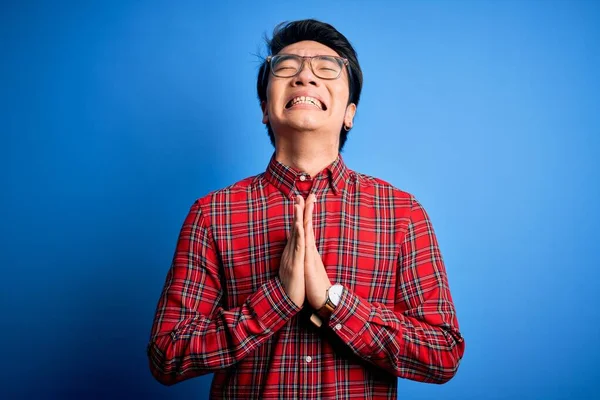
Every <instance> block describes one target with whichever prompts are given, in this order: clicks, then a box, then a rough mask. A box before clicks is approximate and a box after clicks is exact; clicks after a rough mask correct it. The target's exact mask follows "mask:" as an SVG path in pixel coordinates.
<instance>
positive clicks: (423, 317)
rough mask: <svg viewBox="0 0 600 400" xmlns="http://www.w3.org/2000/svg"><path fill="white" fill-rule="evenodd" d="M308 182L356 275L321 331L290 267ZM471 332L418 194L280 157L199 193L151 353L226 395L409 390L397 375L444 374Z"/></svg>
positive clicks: (326, 233)
mask: <svg viewBox="0 0 600 400" xmlns="http://www.w3.org/2000/svg"><path fill="white" fill-rule="evenodd" d="M300 182H303V185H307V183H306V182H309V184H308V186H309V187H310V191H311V192H313V193H315V194H316V196H317V204H316V206H315V212H314V216H313V221H314V229H315V239H316V243H317V248H318V250H319V254H320V255H321V258H322V259H323V264H324V265H325V268H326V269H327V274H328V275H329V278H330V280H331V282H333V283H340V284H342V285H343V286H344V288H345V290H344V294H343V295H342V298H341V301H340V304H339V305H338V306H337V308H336V309H335V311H334V312H333V314H332V315H331V318H330V319H329V321H328V322H327V323H326V324H324V325H323V326H322V327H321V328H317V327H315V326H314V325H313V324H312V323H311V322H309V317H310V315H311V313H312V310H310V309H308V307H305V308H304V309H301V308H299V307H297V306H296V305H295V304H294V303H293V302H292V301H291V299H290V298H289V297H288V296H287V295H286V293H285V291H284V289H283V286H282V283H281V281H280V280H279V277H278V269H279V262H280V257H281V254H282V252H283V249H284V247H285V245H286V233H287V232H290V231H291V224H292V222H293V204H294V196H295V195H296V194H298V193H301V190H299V186H301V184H300ZM463 352H464V341H463V338H462V336H461V334H460V332H459V330H458V322H457V319H456V314H455V310H454V305H453V302H452V297H451V295H450V290H449V287H448V280H447V277H446V271H445V268H444V263H443V261H442V257H441V255H440V251H439V248H438V244H437V240H436V238H435V235H434V232H433V228H432V226H431V223H430V221H429V218H428V216H427V214H426V212H425V210H424V209H423V207H422V206H421V205H420V204H419V202H417V200H415V198H414V197H413V196H412V195H410V194H408V193H406V192H403V191H401V190H398V189H396V188H394V187H392V186H391V185H390V184H388V183H386V182H383V181H381V180H379V179H375V178H372V177H369V176H365V175H362V174H359V173H356V172H353V171H351V170H349V169H348V168H347V167H346V165H345V164H344V162H343V160H342V158H341V157H339V158H338V159H337V160H336V161H335V162H334V163H332V164H331V165H330V166H329V167H327V168H326V169H324V170H323V171H322V172H321V173H320V174H318V175H317V176H315V177H314V178H311V177H310V176H308V175H306V174H302V173H299V172H297V171H295V170H293V169H292V168H289V167H286V166H284V165H283V164H281V163H279V162H277V161H276V160H275V159H274V158H272V159H271V162H270V163H269V165H268V168H267V170H266V171H265V172H264V173H262V174H260V175H257V176H254V177H250V178H247V179H244V180H242V181H240V182H238V183H236V184H234V185H232V186H229V187H227V188H225V189H222V190H219V191H216V192H213V193H211V194H209V195H207V196H205V197H203V198H201V199H199V200H197V201H196V202H195V203H194V205H193V206H192V207H191V210H190V212H189V214H188V216H187V218H186V219H185V222H184V223H183V227H182V229H181V233H180V236H179V240H178V243H177V248H176V251H175V255H174V258H173V263H172V266H171V269H170V270H169V272H168V274H167V278H166V283H165V286H164V290H163V292H162V296H161V298H160V301H159V304H158V308H157V312H156V317H155V320H154V325H153V327H152V334H151V338H150V343H149V345H148V355H149V359H150V368H151V370H152V373H153V375H154V376H155V377H156V379H158V380H159V381H160V382H162V383H164V384H167V385H169V384H174V383H176V382H179V381H182V380H184V379H189V378H192V377H194V376H198V375H202V374H207V373H211V372H214V374H215V375H214V378H213V382H212V387H211V397H213V398H244V399H259V398H260V399H318V398H338V399H350V398H360V399H396V391H397V377H402V378H407V379H413V380H418V381H423V382H435V383H443V382H446V381H447V380H449V379H450V378H452V376H454V374H455V372H456V369H457V368H458V365H459V362H460V359H461V357H462V355H463Z"/></svg>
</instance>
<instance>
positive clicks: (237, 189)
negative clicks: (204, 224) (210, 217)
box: [192, 173, 264, 214]
mask: <svg viewBox="0 0 600 400" xmlns="http://www.w3.org/2000/svg"><path fill="white" fill-rule="evenodd" d="M263 176H264V173H260V174H258V175H253V176H249V177H247V178H244V179H242V180H240V181H237V182H235V183H233V184H231V185H229V186H226V187H224V188H222V189H218V190H214V191H212V192H209V193H208V194H206V195H204V196H202V197H200V198H198V199H196V201H195V202H194V204H193V205H192V209H195V210H197V211H200V212H202V213H204V214H209V213H212V212H215V210H216V209H217V208H223V207H225V208H227V207H230V206H231V205H233V204H236V203H240V202H245V201H246V200H247V199H248V197H249V196H250V194H251V193H252V192H253V191H255V190H257V189H259V190H260V188H261V187H262V186H263V185H264V182H263ZM217 211H218V210H217Z"/></svg>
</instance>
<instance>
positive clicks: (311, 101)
mask: <svg viewBox="0 0 600 400" xmlns="http://www.w3.org/2000/svg"><path fill="white" fill-rule="evenodd" d="M299 103H305V104H312V105H315V106H317V107H319V108H323V107H322V106H321V102H320V101H319V100H317V99H315V98H314V97H308V96H298V97H294V99H293V100H292V106H294V105H296V104H299Z"/></svg>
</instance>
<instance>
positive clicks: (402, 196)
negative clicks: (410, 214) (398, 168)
mask: <svg viewBox="0 0 600 400" xmlns="http://www.w3.org/2000/svg"><path fill="white" fill-rule="evenodd" d="M352 174H353V175H354V177H355V178H354V181H355V184H356V185H357V187H358V189H359V190H360V191H365V192H371V193H373V195H377V196H378V197H384V198H387V199H393V200H394V201H396V202H398V203H401V204H403V205H405V206H406V205H408V206H412V205H413V203H415V202H417V201H416V199H415V196H413V194H412V193H409V192H407V191H405V190H403V189H400V188H398V187H396V186H394V185H392V184H391V183H389V182H387V181H385V180H383V179H380V178H377V177H374V176H370V175H366V174H363V173H360V172H356V171H352Z"/></svg>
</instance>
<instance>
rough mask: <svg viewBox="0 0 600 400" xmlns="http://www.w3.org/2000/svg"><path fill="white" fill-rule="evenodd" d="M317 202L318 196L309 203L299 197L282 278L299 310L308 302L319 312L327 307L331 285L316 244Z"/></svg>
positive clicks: (280, 269)
mask: <svg viewBox="0 0 600 400" xmlns="http://www.w3.org/2000/svg"><path fill="white" fill-rule="evenodd" d="M315 201H316V196H315V195H314V194H310V195H309V196H308V198H307V199H306V201H304V198H303V197H302V196H296V200H295V203H294V224H293V226H292V232H291V234H290V236H289V238H288V242H287V245H286V246H285V249H284V250H283V255H282V256H281V263H280V266H279V278H280V279H281V282H282V283H283V287H284V289H285V291H286V293H287V294H288V296H289V297H290V298H291V299H292V301H293V302H294V303H296V305H297V306H298V307H302V305H303V304H304V300H307V301H308V304H309V305H310V306H311V307H312V308H314V309H317V310H318V309H319V308H321V307H322V306H323V305H324V304H325V301H326V292H327V289H329V288H330V287H331V282H330V281H329V277H328V276H327V272H326V271H325V266H324V265H323V261H322V260H321V255H320V254H319V252H318V250H317V245H316V243H315V232H314V228H313V223H312V217H313V211H314V209H315Z"/></svg>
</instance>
